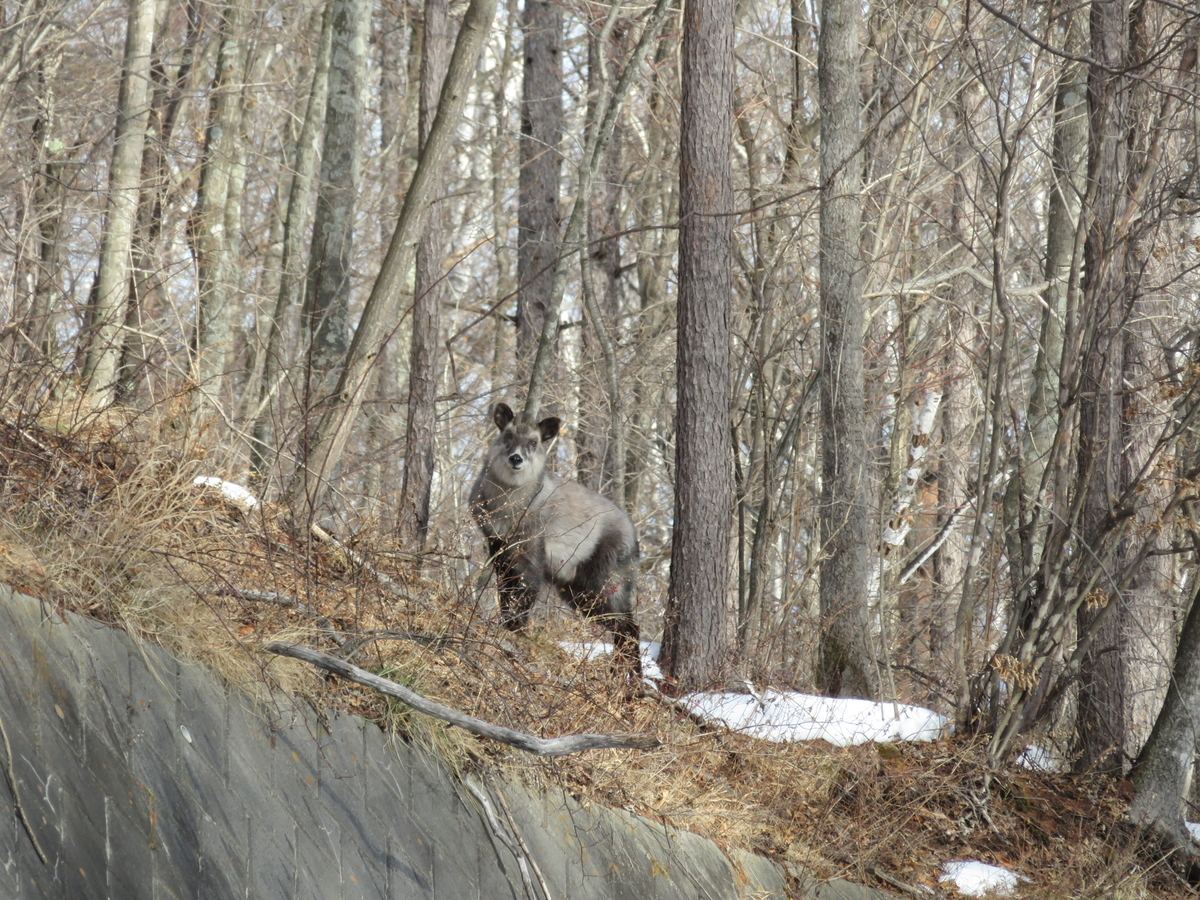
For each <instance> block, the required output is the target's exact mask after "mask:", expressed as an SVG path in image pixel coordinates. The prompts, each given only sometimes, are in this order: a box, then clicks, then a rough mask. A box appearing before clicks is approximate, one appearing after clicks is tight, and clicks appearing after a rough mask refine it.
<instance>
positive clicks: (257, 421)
mask: <svg viewBox="0 0 1200 900" xmlns="http://www.w3.org/2000/svg"><path fill="white" fill-rule="evenodd" d="M332 43H333V7H332V4H330V3H327V4H326V5H325V8H324V10H323V12H322V14H321V36H320V39H319V43H318V47H317V56H316V60H315V62H314V65H313V72H312V81H311V84H310V87H309V92H308V99H307V101H306V102H305V104H304V118H303V120H302V122H301V125H300V134H299V135H298V136H297V138H296V143H295V147H294V148H293V155H292V160H291V165H292V178H291V181H290V182H289V184H288V189H287V211H286V212H285V214H284V220H283V246H282V247H281V248H280V253H279V288H278V293H277V294H276V296H275V304H274V313H273V315H271V317H270V321H269V322H267V323H266V327H265V328H264V329H263V332H264V343H263V348H262V350H261V351H260V352H261V356H262V363H261V365H259V366H257V367H256V374H257V375H258V379H257V391H256V394H257V397H256V400H257V406H256V407H255V409H254V410H253V412H252V414H251V416H250V417H249V418H250V419H251V420H252V421H253V423H254V425H253V429H252V432H251V453H250V460H251V465H252V466H253V468H254V470H255V471H256V472H259V473H261V472H263V471H264V470H265V469H266V466H267V463H268V460H269V458H270V457H271V455H272V448H271V444H272V434H273V431H274V429H273V427H272V422H271V415H270V410H269V406H270V403H271V397H272V394H273V393H274V392H275V386H276V373H277V372H278V371H279V370H280V369H282V368H283V363H282V359H281V357H282V356H283V355H284V352H285V351H284V347H285V346H286V343H287V342H286V340H285V338H286V335H287V333H288V327H287V326H288V323H289V322H291V323H293V328H294V322H295V318H294V316H295V311H296V310H298V309H300V308H301V307H302V306H303V302H304V287H305V277H304V274H305V273H304V265H303V259H302V256H303V252H304V235H305V225H306V224H307V223H308V216H309V208H310V205H311V204H310V200H311V198H312V188H313V178H314V177H315V176H316V172H317V162H318V158H319V154H318V152H317V151H318V147H319V146H320V143H321V137H322V134H323V129H324V121H325V107H326V97H327V95H328V90H329V57H330V55H331V49H332Z"/></svg>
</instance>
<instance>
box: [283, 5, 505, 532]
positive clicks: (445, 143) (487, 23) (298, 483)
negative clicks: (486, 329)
mask: <svg viewBox="0 0 1200 900" xmlns="http://www.w3.org/2000/svg"><path fill="white" fill-rule="evenodd" d="M495 13H496V0H471V2H470V3H469V4H468V5H467V10H466V12H465V13H464V14H463V22H462V26H461V27H460V28H459V32H458V37H457V38H456V39H455V42H454V52H453V53H452V54H451V57H450V65H449V66H448V68H447V70H446V78H445V81H444V82H443V85H442V93H441V96H440V97H439V99H438V109H437V115H436V116H435V117H434V121H433V125H432V127H431V128H430V131H429V137H428V139H427V140H426V141H425V144H424V146H422V148H421V154H420V157H419V159H418V160H417V168H416V171H415V172H414V173H413V178H412V181H411V182H410V184H409V187H408V192H407V193H406V194H405V195H404V205H403V207H402V208H401V210H400V218H399V221H397V223H396V230H395V231H394V232H393V233H392V240H391V242H390V243H389V244H388V250H387V255H386V256H385V257H384V259H383V264H382V265H381V266H380V269H379V274H378V276H377V277H376V278H375V282H374V284H373V285H372V287H371V293H370V295H369V296H368V297H367V302H366V303H365V304H364V306H363V311H362V315H361V316H360V317H359V321H358V327H357V328H355V329H354V337H353V339H352V340H351V342H350V349H349V350H348V351H347V353H346V361H345V365H344V367H343V368H342V370H341V377H340V378H339V380H338V384H337V388H336V389H335V391H334V393H333V395H332V396H331V397H330V398H329V400H328V402H327V403H326V404H325V409H324V411H323V413H322V415H321V418H320V420H319V421H318V423H317V426H316V428H315V429H314V430H313V433H312V435H311V436H310V439H309V441H308V442H307V444H306V446H304V447H303V448H301V453H300V456H299V459H298V461H297V465H296V469H295V471H294V472H293V474H292V476H291V477H290V478H289V480H288V483H287V486H286V488H285V491H284V502H285V503H286V504H287V505H289V506H291V507H292V510H293V513H294V514H298V515H304V516H306V517H307V516H311V515H312V514H313V512H314V511H315V510H316V509H317V507H318V506H319V504H320V501H321V499H322V496H323V494H324V491H325V490H326V488H327V486H328V479H329V477H330V476H331V474H332V472H333V470H334V468H335V467H336V466H337V464H338V462H339V461H340V460H341V456H342V452H343V451H344V449H345V447H346V441H347V439H348V438H349V434H350V428H351V426H352V425H353V424H354V423H355V421H356V420H357V418H358V413H359V411H360V408H361V406H362V400H363V397H364V395H365V391H366V389H367V387H368V385H369V384H370V378H369V377H368V375H369V373H370V370H371V367H372V364H373V362H374V360H375V358H376V356H377V355H378V353H379V349H380V338H381V336H382V334H383V328H384V325H385V324H386V323H387V322H388V321H389V319H390V318H391V316H392V313H393V311H394V310H395V306H396V300H397V297H398V295H399V293H400V288H401V285H402V283H403V279H404V278H405V277H407V275H408V271H409V269H410V268H411V266H412V264H413V258H414V256H415V250H414V246H415V244H416V242H417V239H418V237H419V236H420V234H421V230H422V228H423V226H424V222H425V213H426V209H427V207H428V205H429V203H430V202H431V201H432V199H433V194H434V190H435V188H436V176H437V173H440V172H441V171H442V167H443V165H444V164H445V162H446V159H447V157H448V156H449V153H450V148H451V145H452V142H453V137H454V129H455V128H456V127H457V125H458V120H459V117H460V116H461V115H462V110H463V104H464V103H465V102H466V95H467V91H468V89H469V88H470V86H471V83H472V80H473V78H474V74H475V66H476V64H477V63H478V61H479V54H480V53H481V52H482V50H483V45H484V43H485V41H486V39H487V35H488V31H489V29H490V28H491V25H492V19H493V18H494V16H495ZM301 503H303V505H304V507H305V508H304V509H301V508H300V506H301Z"/></svg>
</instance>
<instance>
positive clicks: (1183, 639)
mask: <svg viewBox="0 0 1200 900" xmlns="http://www.w3.org/2000/svg"><path fill="white" fill-rule="evenodd" d="M1198 742H1200V593H1198V594H1197V595H1196V596H1195V597H1193V598H1192V607H1191V610H1190V611H1189V612H1188V615H1187V619H1186V620H1185V621H1184V624H1183V633H1182V634H1181V635H1180V637H1179V647H1178V649H1177V650H1176V652H1175V665H1174V667H1173V669H1172V673H1171V681H1170V686H1169V687H1168V688H1167V697H1166V700H1165V702H1164V703H1163V707H1162V711H1161V712H1159V714H1158V718H1157V719H1156V720H1155V722H1154V730H1153V731H1151V732H1150V738H1149V740H1147V741H1146V746H1144V747H1143V748H1142V752H1141V754H1140V755H1139V756H1138V759H1137V763H1136V764H1135V765H1134V767H1133V790H1134V796H1133V802H1132V803H1131V804H1130V806H1129V820H1130V821H1131V822H1133V823H1134V824H1135V825H1137V826H1139V827H1140V828H1143V829H1145V830H1146V831H1148V832H1150V833H1151V834H1153V835H1155V836H1156V837H1158V838H1159V839H1160V840H1163V841H1164V842H1165V843H1166V844H1167V845H1168V847H1169V848H1170V849H1171V850H1176V851H1181V852H1182V853H1183V854H1185V856H1186V857H1187V858H1188V859H1189V861H1190V863H1191V865H1192V866H1196V865H1198V864H1200V848H1197V845H1196V843H1195V842H1194V841H1193V840H1192V838H1191V836H1190V835H1189V833H1188V830H1187V828H1186V827H1185V825H1184V814H1183V798H1184V795H1185V794H1186V793H1187V791H1188V785H1189V782H1190V781H1191V775H1192V764H1193V761H1194V760H1195V758H1196V746H1197V743H1198Z"/></svg>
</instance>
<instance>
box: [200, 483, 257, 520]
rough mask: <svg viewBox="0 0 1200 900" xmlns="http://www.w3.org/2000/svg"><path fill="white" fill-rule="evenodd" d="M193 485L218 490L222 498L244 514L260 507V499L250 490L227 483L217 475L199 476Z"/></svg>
mask: <svg viewBox="0 0 1200 900" xmlns="http://www.w3.org/2000/svg"><path fill="white" fill-rule="evenodd" d="M192 484H194V485H195V486H196V487H211V488H216V489H217V490H218V491H220V492H221V496H223V497H224V498H225V499H226V500H227V501H228V502H229V503H232V504H233V505H234V506H236V507H238V508H239V509H241V510H242V511H243V512H250V511H251V510H253V509H256V508H258V506H259V505H260V504H259V499H258V498H257V497H255V496H254V494H253V493H252V492H251V491H250V489H249V488H244V487H242V486H241V485H240V484H237V483H236V482H233V481H225V480H224V479H223V478H217V477H216V476H215V475H197V476H196V478H195V479H194V480H193V481H192Z"/></svg>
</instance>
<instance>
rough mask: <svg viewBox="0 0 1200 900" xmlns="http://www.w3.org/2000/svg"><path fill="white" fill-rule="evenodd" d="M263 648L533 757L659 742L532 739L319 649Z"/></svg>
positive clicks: (598, 737) (620, 737) (635, 737)
mask: <svg viewBox="0 0 1200 900" xmlns="http://www.w3.org/2000/svg"><path fill="white" fill-rule="evenodd" d="M263 649H264V650H266V651H267V652H268V653H276V654H278V655H280V656H290V657H292V658H293V659H299V660H302V661H304V662H307V663H312V664H313V665H314V666H318V667H319V668H322V669H324V670H325V671H327V672H332V673H334V674H335V675H338V676H340V677H342V678H345V679H346V680H347V681H353V682H355V683H356V684H361V685H363V686H364V687H369V688H371V689H372V690H376V691H379V693H381V694H384V695H386V696H388V697H395V698H396V699H397V700H399V701H401V702H402V703H406V704H408V705H409V706H411V707H412V708H413V709H415V710H417V712H423V713H425V714H426V715H428V716H433V717H434V718H437V719H441V720H442V721H443V722H449V723H450V724H451V725H454V726H457V727H458V728H462V729H464V730H466V731H469V732H471V733H472V734H477V735H479V736H480V737H485V738H489V739H490V740H493V741H500V742H501V743H504V744H509V745H510V746H513V747H516V748H517V749H518V750H524V751H525V752H526V753H532V754H533V755H534V756H567V755H568V754H571V753H579V752H581V751H583V750H605V749H626V750H646V749H648V748H650V747H657V746H658V743H659V742H658V739H657V738H654V737H651V736H650V735H644V734H572V735H567V736H566V737H557V738H539V737H534V736H533V735H530V734H524V733H522V732H520V731H514V730H513V729H511V728H504V727H502V726H500V725H493V724H491V723H490V722H485V721H483V720H482V719H476V718H475V717H474V716H469V715H467V714H466V713H464V712H459V711H458V710H457V709H452V708H451V707H449V706H444V705H442V704H441V703H438V702H436V701H434V700H429V699H427V698H425V697H422V696H421V695H420V694H418V693H416V692H415V691H411V690H409V689H408V688H406V687H403V686H402V685H399V684H396V682H394V681H389V680H388V679H387V678H383V677H381V676H379V675H375V674H373V673H371V672H368V671H366V670H365V669H360V668H359V667H358V666H356V665H352V664H351V663H348V662H345V661H344V660H341V659H338V658H337V657H336V656H330V655H329V654H328V653H322V652H320V651H319V650H312V649H310V648H308V647H303V646H301V645H300V644H293V643H290V642H288V641H272V642H271V643H269V644H267V645H266V647H264V648H263Z"/></svg>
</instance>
